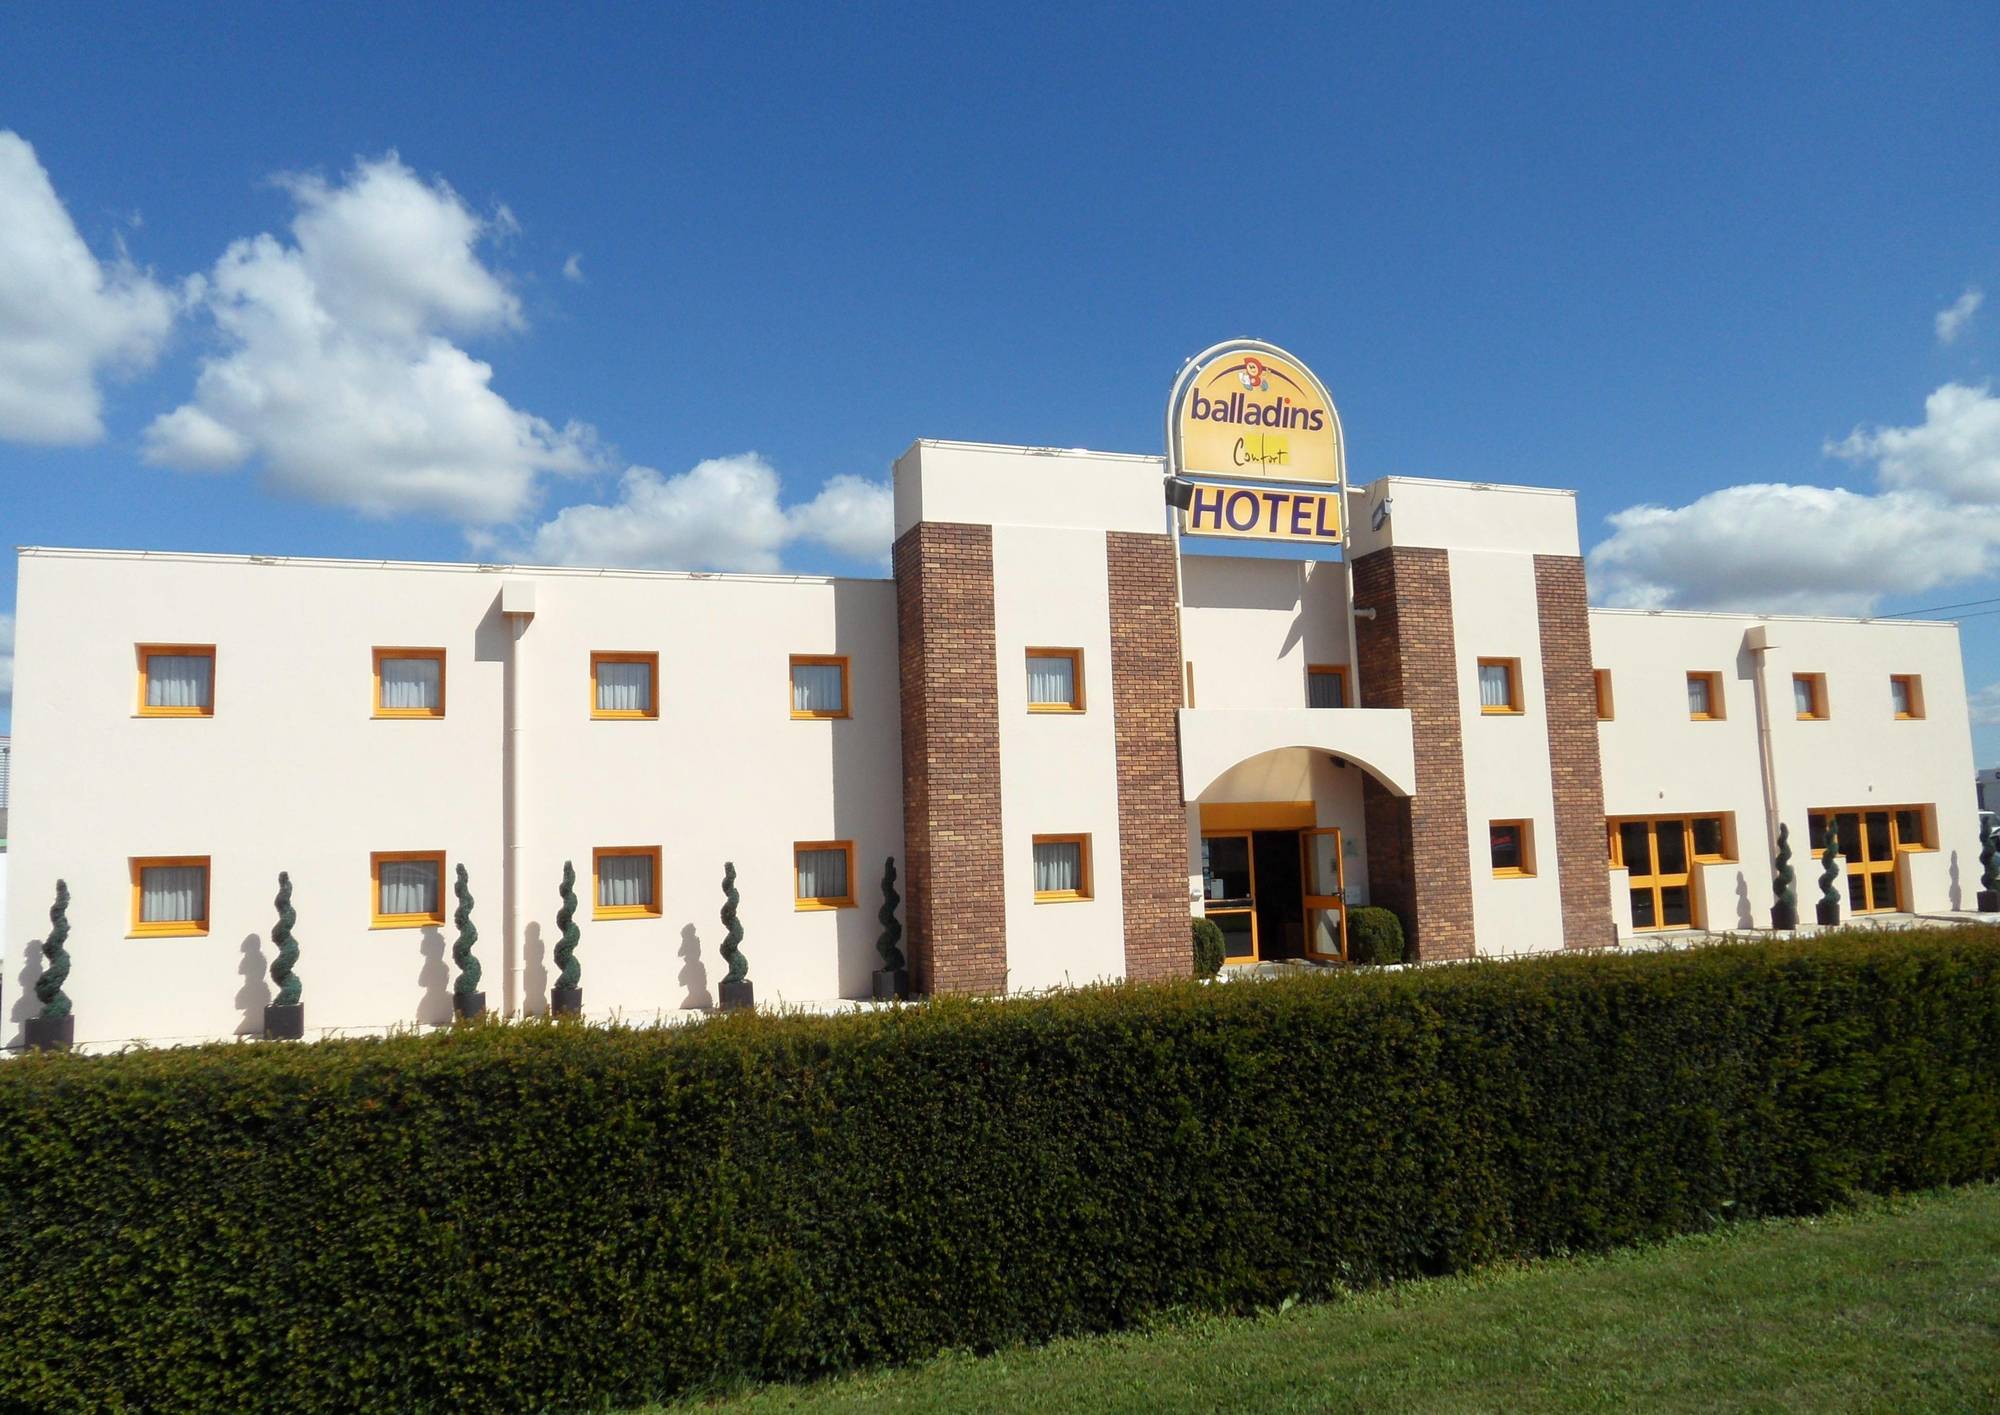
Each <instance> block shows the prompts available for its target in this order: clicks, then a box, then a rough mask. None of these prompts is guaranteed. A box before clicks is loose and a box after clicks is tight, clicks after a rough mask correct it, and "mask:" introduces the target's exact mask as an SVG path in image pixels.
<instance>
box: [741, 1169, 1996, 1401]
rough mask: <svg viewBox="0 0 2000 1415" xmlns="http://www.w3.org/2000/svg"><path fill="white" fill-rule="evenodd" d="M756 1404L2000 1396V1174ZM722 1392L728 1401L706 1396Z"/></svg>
mask: <svg viewBox="0 0 2000 1415" xmlns="http://www.w3.org/2000/svg"><path fill="white" fill-rule="evenodd" d="M720 1403H721V1404H722V1405H723V1406H725V1407H726V1408H731V1409H734V1408H743V1409H757V1410H791V1409H814V1410H848V1409H852V1410H862V1409H867V1410H880V1409H890V1410H968V1411H970V1410H979V1411H985V1410H998V1409H1007V1410H1024V1409H1025V1410H1092V1411H1096V1410H1143V1411H1147V1412H1158V1411H1166V1410H1221V1409H1251V1410H1325V1409H1368V1410H1378V1409H1388V1410H1426V1411H1431V1410H1445V1411H1450V1410H1481V1411H1486V1410H1507V1411H1515V1412H1524V1413H1525V1412H1530V1411H1534V1412H1539V1411H1544V1410H1620V1409H1631V1408H1637V1409H1647V1410H1703V1411H1707V1410H1813V1411H1823V1410H1896V1411H1906V1410H1952V1411H1971V1410H1993V1409H2000V1185H1983V1186H1977V1187H1974V1188H1969V1189H1960V1190H1951V1191H1944V1192H1940V1193H1934V1194H1927V1195H1922V1196H1919V1197H1916V1198H1910V1199H1903V1200H1898V1201H1893V1202H1892V1201H1876V1202H1872V1203H1870V1204H1867V1205H1865V1206H1864V1207H1862V1208H1859V1209H1856V1210H1853V1211H1851V1212H1846V1213H1841V1214H1836V1215H1832V1216H1830V1217H1826V1218H1821V1219H1808V1220H1788V1221H1773V1222H1766V1223H1756V1224H1745V1225H1741V1226H1737V1227H1732V1228H1728V1229H1724V1230H1721V1231H1719V1232H1716V1233H1711V1234H1706V1235H1703V1236H1700V1237H1694V1238H1684V1239H1677V1240H1674V1241H1672V1242H1669V1243H1663V1244H1659V1245H1656V1246H1652V1247H1647V1248H1639V1249H1631V1250H1627V1251H1624V1252H1620V1253H1616V1254H1612V1255H1609V1256H1605V1257H1594V1258H1587V1259H1576V1260H1567V1261H1552V1262H1544V1263H1535V1264H1532V1265H1524V1266H1518V1267H1505V1268H1495V1269H1489V1270H1486V1271H1482V1272H1479V1273H1476V1274H1474V1275H1471V1276H1468V1277H1461V1278H1448V1279H1439V1280H1436V1281H1428V1282H1415V1283H1407V1284H1404V1285H1402V1286H1399V1287H1396V1288H1392V1289H1388V1290H1385V1291H1379V1292H1371V1293H1364V1294H1360V1295H1357V1296H1351V1297H1345V1298H1341V1299H1338V1300H1335V1301H1330V1302H1320V1303H1313V1304H1309V1305H1301V1306H1297V1307H1292V1308H1289V1309H1288V1310H1285V1311H1281V1312H1274V1313H1270V1314H1267V1315H1263V1316H1258V1317H1247V1318H1228V1319H1223V1318H1200V1319H1188V1320H1181V1321H1172V1322H1165V1323H1162V1324H1159V1325H1157V1326H1155V1327H1152V1328H1151V1329H1148V1330H1146V1331H1143V1332H1134V1333H1127V1334H1124V1335H1120V1336H1107V1337H1094V1338H1086V1339H1077V1340H1070V1341H1061V1342H1056V1343H1054V1344H1052V1345H1049V1346H1046V1347H1039V1348H1033V1349H1020V1350H1010V1351H1004V1352H1001V1353H999V1354H997V1355H992V1356H984V1357H973V1356H946V1357H942V1358H939V1359H938V1360H935V1361H931V1362H927V1363H925V1364H923V1365H921V1366H915V1367H910V1368H907V1369H903V1370H896V1371H881V1372H874V1373H870V1374H866V1375H860V1376H852V1377H847V1378H843V1379H838V1380H832V1381H828V1382H825V1383H822V1384H818V1385H812V1386H803V1387H769V1388H765V1389H760V1390H755V1391H751V1392H748V1393H745V1394H743V1395H741V1396H739V1397H737V1398H735V1399H733V1400H729V1401H724V1402H720ZM710 1408H713V1407H710Z"/></svg>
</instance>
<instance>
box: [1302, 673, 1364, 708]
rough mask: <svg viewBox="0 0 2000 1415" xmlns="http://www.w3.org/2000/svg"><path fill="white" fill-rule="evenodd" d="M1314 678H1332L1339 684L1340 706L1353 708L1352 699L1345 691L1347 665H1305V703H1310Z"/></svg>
mask: <svg viewBox="0 0 2000 1415" xmlns="http://www.w3.org/2000/svg"><path fill="white" fill-rule="evenodd" d="M1316 677H1320V678H1332V679H1333V680H1334V681H1336V682H1337V683H1339V684H1340V706H1342V707H1353V706H1354V699H1353V698H1352V697H1350V696H1349V695H1348V691H1347V665H1346V664H1344V663H1309V664H1307V665H1306V702H1307V704H1308V705H1310V704H1311V702H1312V680H1313V679H1314V678H1316Z"/></svg>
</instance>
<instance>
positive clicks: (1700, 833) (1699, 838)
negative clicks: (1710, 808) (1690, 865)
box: [1689, 816, 1731, 861]
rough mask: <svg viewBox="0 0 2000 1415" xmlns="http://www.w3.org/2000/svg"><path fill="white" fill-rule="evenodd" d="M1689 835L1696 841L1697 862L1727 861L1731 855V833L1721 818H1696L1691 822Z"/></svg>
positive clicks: (1695, 854) (1695, 855) (1695, 853)
mask: <svg viewBox="0 0 2000 1415" xmlns="http://www.w3.org/2000/svg"><path fill="white" fill-rule="evenodd" d="M1689 834H1690V835H1692V837H1693V840H1694V857H1695V859H1697V860H1703V861H1710V860H1727V859H1729V858H1731V856H1730V853H1729V831H1728V828H1727V827H1726V826H1725V825H1724V824H1723V821H1722V817H1721V816H1696V817H1695V818H1694V819H1693V820H1692V821H1691V822H1689Z"/></svg>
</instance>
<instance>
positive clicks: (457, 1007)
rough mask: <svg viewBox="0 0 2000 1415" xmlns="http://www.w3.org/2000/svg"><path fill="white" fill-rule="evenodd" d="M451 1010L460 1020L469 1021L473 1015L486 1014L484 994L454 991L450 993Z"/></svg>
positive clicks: (480, 1015) (481, 1015)
mask: <svg viewBox="0 0 2000 1415" xmlns="http://www.w3.org/2000/svg"><path fill="white" fill-rule="evenodd" d="M451 1007H452V1011H454V1012H456V1013H457V1014H458V1020H459V1021H461V1022H470V1021H472V1020H473V1019H474V1018H475V1017H483V1016H485V1015H486V994H485V993H483V992H455V993H453V994H452V995H451Z"/></svg>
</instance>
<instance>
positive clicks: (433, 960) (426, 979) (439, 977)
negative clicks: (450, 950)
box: [417, 924, 451, 1027]
mask: <svg viewBox="0 0 2000 1415" xmlns="http://www.w3.org/2000/svg"><path fill="white" fill-rule="evenodd" d="M417 950H418V952H419V953H421V954H422V955H423V960H424V965H423V967H422V968H420V969H418V970H417V986H418V987H420V988H422V989H423V990H424V995H423V997H422V998H421V999H419V1000H418V1002H417V1021H419V1022H421V1023H424V1024H425V1025H427V1026H432V1027H443V1026H447V1025H449V1024H450V1022H451V969H450V968H449V967H447V966H446V965H445V961H444V930H442V929H440V928H438V926H437V925H435V924H430V925H426V926H425V927H424V929H423V930H422V935H421V938H420V940H419V942H418V944H417Z"/></svg>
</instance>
